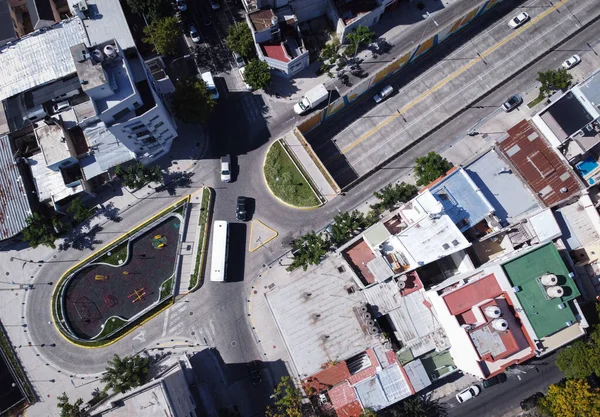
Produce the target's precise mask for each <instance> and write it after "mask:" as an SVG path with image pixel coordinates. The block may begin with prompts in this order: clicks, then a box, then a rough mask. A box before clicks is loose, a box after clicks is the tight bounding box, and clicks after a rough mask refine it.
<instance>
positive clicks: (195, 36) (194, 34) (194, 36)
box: [190, 25, 202, 43]
mask: <svg viewBox="0 0 600 417" xmlns="http://www.w3.org/2000/svg"><path fill="white" fill-rule="evenodd" d="M190 38H192V42H194V43H200V42H201V41H202V40H201V39H200V34H199V33H198V31H197V30H196V26H194V25H191V26H190Z"/></svg>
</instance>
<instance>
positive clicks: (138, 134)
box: [135, 129, 150, 138]
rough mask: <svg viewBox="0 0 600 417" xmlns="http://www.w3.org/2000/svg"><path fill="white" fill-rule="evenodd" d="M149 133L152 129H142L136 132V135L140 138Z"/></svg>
mask: <svg viewBox="0 0 600 417" xmlns="http://www.w3.org/2000/svg"><path fill="white" fill-rule="evenodd" d="M149 134H150V131H149V130H147V129H146V130H142V131H141V132H137V133H136V134H135V136H137V137H138V138H141V137H142V136H147V135H149Z"/></svg>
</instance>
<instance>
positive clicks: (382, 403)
mask: <svg viewBox="0 0 600 417" xmlns="http://www.w3.org/2000/svg"><path fill="white" fill-rule="evenodd" d="M354 389H355V390H356V395H357V396H358V398H359V399H360V403H361V404H362V406H363V407H364V408H370V409H372V410H374V411H377V410H381V409H383V408H385V407H387V406H389V405H391V404H394V403H395V402H398V401H400V400H402V399H404V398H407V397H410V396H411V395H412V392H411V389H410V383H409V382H408V381H407V380H406V377H405V376H404V374H403V373H402V371H401V370H400V367H399V365H398V364H397V363H396V364H394V365H392V366H390V367H388V368H385V369H383V370H381V371H380V372H377V373H376V374H375V376H373V377H371V378H369V379H367V380H364V381H361V382H359V383H358V384H356V385H355V386H354Z"/></svg>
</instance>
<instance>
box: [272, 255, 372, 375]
mask: <svg viewBox="0 0 600 417" xmlns="http://www.w3.org/2000/svg"><path fill="white" fill-rule="evenodd" d="M336 262H339V261H336V260H334V259H328V260H325V261H324V262H323V263H321V264H320V265H319V272H318V273H315V272H314V271H312V270H310V271H308V272H303V271H298V270H297V271H294V272H293V273H292V274H297V275H298V279H296V280H295V281H294V282H293V283H292V284H290V285H287V286H285V287H282V288H277V289H275V290H273V291H272V292H270V293H268V294H267V302H268V303H269V305H270V307H271V311H272V313H273V317H274V318H275V322H276V323H277V326H278V327H279V330H280V331H281V334H282V336H283V339H284V340H285V342H286V345H287V346H288V349H289V351H290V356H291V358H292V360H293V362H294V364H295V366H296V369H297V370H298V373H299V374H300V375H303V376H309V375H313V374H315V373H316V372H318V371H319V370H321V369H322V366H323V365H325V364H327V363H329V362H331V361H340V360H343V359H347V358H348V357H351V356H353V355H356V354H358V353H360V352H363V351H364V350H365V349H367V348H368V347H369V346H372V345H373V344H374V343H376V340H377V339H376V337H375V336H371V335H369V333H368V332H367V331H366V329H365V328H363V326H362V324H361V321H360V320H359V317H360V315H359V313H358V312H357V310H356V309H358V308H359V307H360V306H361V305H362V304H364V303H365V301H366V300H365V298H364V295H363V294H362V292H361V291H356V286H355V283H354V280H353V278H352V276H351V275H350V273H348V272H346V273H340V271H339V270H338V266H339V265H338V264H337V263H336ZM350 288H353V290H352V291H349V290H348V289H350Z"/></svg>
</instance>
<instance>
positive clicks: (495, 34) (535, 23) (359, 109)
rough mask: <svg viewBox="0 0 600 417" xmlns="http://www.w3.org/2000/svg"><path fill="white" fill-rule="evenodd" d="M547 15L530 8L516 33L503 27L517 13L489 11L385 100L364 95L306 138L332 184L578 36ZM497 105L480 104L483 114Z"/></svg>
mask: <svg viewBox="0 0 600 417" xmlns="http://www.w3.org/2000/svg"><path fill="white" fill-rule="evenodd" d="M538 3H539V4H540V5H541V4H542V3H541V2H538ZM552 11H553V10H552V9H551V8H548V7H547V6H543V7H540V8H539V9H537V8H533V7H532V8H531V9H530V15H531V21H529V22H528V23H526V24H525V25H523V26H522V27H521V28H518V29H516V30H513V29H511V28H510V27H509V26H508V24H507V22H508V21H509V19H510V18H512V17H513V16H512V15H513V14H514V11H512V12H508V13H507V12H506V11H505V8H503V7H499V8H498V9H496V10H492V11H491V12H489V14H488V15H486V16H484V17H482V18H481V19H480V20H479V21H477V22H475V23H474V24H473V25H472V26H470V27H468V28H467V29H466V30H465V31H464V32H463V33H461V34H459V35H457V36H456V38H453V39H450V40H449V41H446V42H445V43H442V44H441V45H440V46H438V47H437V49H435V50H434V51H433V52H432V53H431V55H429V56H428V57H425V58H424V59H422V60H420V61H417V63H416V64H412V65H410V66H409V67H407V68H405V69H404V70H403V71H401V72H400V73H399V74H398V75H397V76H395V77H392V78H391V79H389V81H387V82H384V83H383V84H382V85H381V87H380V88H383V86H384V85H386V84H389V85H391V86H392V87H394V89H395V90H396V92H395V93H394V94H393V95H392V96H391V97H389V98H388V99H387V100H385V101H383V102H382V103H380V104H377V105H376V104H375V102H374V100H373V99H372V97H373V95H374V92H371V93H367V94H365V97H363V98H362V99H361V100H360V101H359V102H357V103H355V104H354V105H352V107H350V108H349V109H347V110H345V111H343V112H341V113H340V114H339V115H337V116H335V117H334V118H333V119H332V120H330V121H327V122H325V123H323V125H322V126H320V127H319V128H317V129H315V130H314V131H312V132H310V133H309V134H308V135H307V136H306V137H307V140H308V141H309V142H310V143H311V144H312V146H313V148H314V149H315V151H316V152H317V154H318V155H319V157H320V158H321V160H322V161H323V163H324V164H325V166H326V167H327V168H328V170H329V171H330V173H331V174H332V175H333V177H334V178H335V180H336V181H337V183H338V184H339V185H340V186H341V187H342V188H343V187H347V186H349V185H350V184H352V183H353V182H354V181H355V180H357V179H358V178H360V177H362V176H364V175H366V174H368V173H369V172H371V171H373V170H375V169H377V167H379V166H380V165H382V164H384V163H385V162H386V161H387V160H389V159H391V158H392V157H393V156H395V155H397V154H399V153H401V152H403V151H404V150H406V149H407V148H408V147H410V146H412V145H414V144H415V143H417V142H418V141H420V140H422V139H424V138H425V137H426V135H427V134H428V133H429V132H431V131H432V130H434V129H435V128H436V127H438V126H440V125H441V124H442V123H444V122H445V121H446V120H448V119H450V118H452V117H454V116H455V115H457V114H459V113H460V112H461V111H464V110H465V109H466V108H467V106H469V105H470V104H471V103H473V102H474V101H476V100H477V99H478V98H479V97H480V96H481V95H482V94H484V93H485V92H487V91H490V90H491V89H493V88H494V87H496V86H497V85H498V84H500V83H501V82H502V81H503V80H507V79H508V78H510V77H511V76H512V75H513V74H514V73H516V72H517V71H519V70H520V69H521V68H523V67H524V66H526V65H527V64H528V63H530V62H531V61H532V60H533V59H534V58H535V57H537V56H539V55H541V54H542V53H543V51H546V50H548V49H549V48H550V47H551V46H552V45H555V44H556V43H558V42H559V41H560V40H562V39H563V38H564V37H565V36H566V32H568V33H572V31H574V29H575V28H574V27H573V25H572V22H571V20H570V19H569V17H568V16H567V14H566V13H552ZM469 38H470V39H471V40H467V39H469ZM363 65H364V64H363ZM515 92H516V91H515ZM484 101H485V100H484ZM478 104H479V103H478ZM501 104H502V103H495V102H494V103H487V102H485V103H484V105H485V106H486V107H488V106H489V107H499V106H500V105H501ZM350 120H353V122H352V123H349V121H350Z"/></svg>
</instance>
